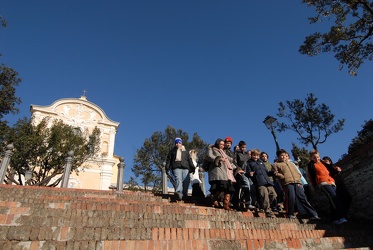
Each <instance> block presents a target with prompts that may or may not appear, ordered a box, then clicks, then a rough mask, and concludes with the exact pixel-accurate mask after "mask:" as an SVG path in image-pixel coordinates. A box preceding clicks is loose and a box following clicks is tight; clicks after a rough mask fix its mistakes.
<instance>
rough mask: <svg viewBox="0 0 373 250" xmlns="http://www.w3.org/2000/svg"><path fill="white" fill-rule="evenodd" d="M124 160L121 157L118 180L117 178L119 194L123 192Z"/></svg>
mask: <svg viewBox="0 0 373 250" xmlns="http://www.w3.org/2000/svg"><path fill="white" fill-rule="evenodd" d="M124 166H125V164H124V158H123V157H119V163H118V178H117V192H120V193H122V192H123V175H124Z"/></svg>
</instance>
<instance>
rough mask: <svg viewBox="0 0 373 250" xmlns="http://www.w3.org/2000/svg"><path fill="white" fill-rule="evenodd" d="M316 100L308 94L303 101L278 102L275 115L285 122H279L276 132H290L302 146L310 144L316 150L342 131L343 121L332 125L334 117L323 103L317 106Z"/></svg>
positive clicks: (312, 95)
mask: <svg viewBox="0 0 373 250" xmlns="http://www.w3.org/2000/svg"><path fill="white" fill-rule="evenodd" d="M317 100H318V98H316V97H315V96H314V94H313V93H310V94H308V95H307V98H306V99H305V101H302V100H300V99H295V100H294V101H286V102H285V103H283V102H280V103H279V106H280V107H279V108H278V113H277V115H278V117H280V118H284V119H286V120H287V122H286V123H285V122H279V126H278V131H279V132H283V131H286V130H292V131H294V132H296V133H297V134H298V135H299V137H298V140H299V141H300V142H301V143H302V144H304V145H305V146H308V145H309V144H311V145H312V147H313V148H314V149H317V145H318V144H322V143H324V142H325V141H326V139H327V138H328V137H329V136H330V135H331V134H333V133H337V132H338V131H340V130H342V129H343V126H344V122H345V119H341V120H338V121H337V122H336V123H335V124H334V115H333V114H332V113H331V111H330V109H329V107H328V106H327V105H325V104H324V103H322V104H317Z"/></svg>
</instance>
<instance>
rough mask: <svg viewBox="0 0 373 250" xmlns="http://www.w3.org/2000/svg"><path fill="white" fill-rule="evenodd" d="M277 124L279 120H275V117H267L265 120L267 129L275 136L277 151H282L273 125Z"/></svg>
mask: <svg viewBox="0 0 373 250" xmlns="http://www.w3.org/2000/svg"><path fill="white" fill-rule="evenodd" d="M275 122H277V119H276V118H274V117H273V116H269V115H268V116H267V117H266V118H264V121H263V123H264V124H265V125H266V127H267V128H268V129H269V130H271V133H272V135H273V139H274V140H275V143H276V151H277V150H279V149H280V146H279V145H278V141H277V137H276V132H275V130H274V127H273V124H274V123H275Z"/></svg>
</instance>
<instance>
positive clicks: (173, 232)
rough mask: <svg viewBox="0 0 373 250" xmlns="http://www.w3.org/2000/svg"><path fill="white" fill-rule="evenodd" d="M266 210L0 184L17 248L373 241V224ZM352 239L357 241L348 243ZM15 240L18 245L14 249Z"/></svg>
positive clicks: (5, 232) (0, 209)
mask: <svg viewBox="0 0 373 250" xmlns="http://www.w3.org/2000/svg"><path fill="white" fill-rule="evenodd" d="M262 216H263V214H260V217H254V216H253V214H252V213H251V212H235V211H225V210H223V209H215V208H212V207H206V206H198V205H196V204H193V203H192V202H191V201H189V203H188V202H181V203H171V202H169V200H167V199H162V197H160V196H155V195H153V194H150V193H139V192H130V191H126V192H123V194H118V193H115V192H111V191H97V190H75V189H60V188H47V187H18V186H17V187H16V186H8V187H3V186H2V185H0V241H1V242H2V243H4V246H5V245H6V246H9V244H10V246H11V248H10V249H19V248H18V246H21V245H22V244H28V243H26V242H30V244H31V243H32V244H42V243H43V242H44V243H47V242H48V244H57V245H58V246H60V245H61V244H62V245H63V244H72V243H74V244H80V243H81V242H83V241H84V242H96V243H92V244H95V245H96V244H98V245H100V244H101V245H100V246H102V244H109V245H110V244H114V245H115V244H121V243H123V242H132V241H134V242H148V243H146V244H153V243H156V244H159V242H164V241H166V242H167V243H164V245H161V246H164V247H166V248H163V249H173V248H171V247H172V246H174V245H169V244H171V243H169V242H170V241H173V242H176V243H175V244H176V245H177V244H179V245H180V244H194V246H196V245H195V244H196V243H195V242H197V241H200V240H202V242H211V246H215V245H216V244H219V242H226V243H227V244H228V243H229V244H230V245H232V244H233V243H232V242H235V243H236V242H246V245H245V244H244V245H242V246H244V247H243V248H241V247H242V246H241V245H237V246H236V245H234V244H233V245H232V246H236V247H237V248H231V249H250V248H251V247H252V246H251V245H250V248H249V243H247V242H249V241H247V240H248V239H250V242H251V243H252V242H257V243H258V242H262V243H263V242H267V243H268V242H270V241H271V243H268V244H266V246H267V247H266V249H271V248H268V247H269V246H271V245H270V244H274V243H273V242H275V243H276V244H277V243H280V244H285V245H286V246H287V247H285V248H289V245H287V244H288V243H289V242H292V241H294V242H296V244H294V246H297V247H294V248H303V247H304V246H313V244H314V245H315V246H318V247H315V248H321V247H320V246H321V245H325V244H326V243H325V242H323V241H324V240H327V242H329V243H330V242H333V240H334V241H335V240H336V239H338V240H337V242H339V243H340V242H343V241H344V242H345V244H344V246H343V247H346V246H348V247H351V246H353V247H362V246H363V247H365V246H372V245H373V243H372V239H373V230H372V229H373V227H372V225H366V224H358V223H353V222H350V223H346V224H343V225H340V226H334V225H331V224H329V223H325V222H323V221H321V222H317V223H311V224H309V223H307V222H308V220H297V219H291V220H290V219H286V218H265V217H262ZM353 239H354V240H356V243H354V244H350V245H349V244H346V243H351V242H353ZM190 241H192V243H190ZM308 241H309V242H308ZM17 242H18V243H17ZM36 242H38V243H36ZM51 242H57V243H51ZM61 242H62V243H61ZM107 242H111V243H107ZM113 242H114V243H113ZM118 242H119V243H118ZM149 242H153V243H149ZM182 242H184V243H182ZM186 242H189V243H186ZM307 242H308V243H307ZM13 243H14V244H19V245H17V246H16V245H15V246H14V248H13V247H12V244H13ZM44 243H43V244H44ZM251 243H250V244H251ZM329 243H328V244H329ZM339 243H338V244H339ZM82 244H86V243H82ZM123 244H124V243H123ZM134 244H138V243H134ZM144 244H145V243H144ZM206 244H207V243H206ZM209 244H210V243H209ZM214 244H215V245H214ZM240 244H241V243H240ZM252 244H254V243H252ZM258 244H259V243H258ZM263 244H265V243H263ZM289 244H290V243H289ZM292 244H293V243H292ZM320 244H321V245H320ZM328 244H326V245H328ZM330 244H331V243H330ZM333 244H334V243H333ZM333 244H332V245H333ZM98 245H97V246H98ZM109 245H105V246H106V247H108V248H107V249H110V247H111V245H110V247H109ZM176 245H175V246H176ZM285 245H284V246H285ZM0 246H1V244H0ZM30 246H31V245H30ZM65 246H66V245H65ZM82 246H83V245H82ZM117 246H118V245H117ZM209 246H210V245H209ZM227 246H228V245H227ZM259 246H260V244H259ZM263 246H264V245H263ZM328 246H329V245H328ZM39 247H40V245H38V247H36V248H35V249H39ZM343 247H340V246H339V247H338V248H343ZM42 248H44V247H42ZM52 248H55V247H52ZM194 248H195V247H194ZM262 248H263V247H262ZM334 248H336V245H335V244H334V245H333V249H334ZM0 249H6V248H2V247H0ZM25 249H29V248H25ZM45 249H49V248H45ZM61 249H62V248H61ZM63 249H66V248H63ZM91 249H92V248H91ZM97 249H103V248H100V247H99V248H97ZM105 249H106V248H105ZM116 249H117V248H116ZM160 249H161V248H160ZM208 249H214V248H213V247H210V248H208ZM217 249H218V248H217ZM220 249H225V248H220ZM311 249H312V247H311ZM323 249H325V247H323ZM326 249H327V248H326ZM330 249H332V247H330Z"/></svg>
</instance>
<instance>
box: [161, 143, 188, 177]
mask: <svg viewBox="0 0 373 250" xmlns="http://www.w3.org/2000/svg"><path fill="white" fill-rule="evenodd" d="M176 152H177V148H176V147H174V148H173V149H171V150H170V152H169V153H168V155H167V160H166V170H167V171H168V170H170V169H171V170H172V169H176V168H180V169H188V170H189V172H194V171H195V167H194V164H193V161H192V158H191V157H190V155H189V152H188V151H186V150H185V151H181V161H175V160H176Z"/></svg>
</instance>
